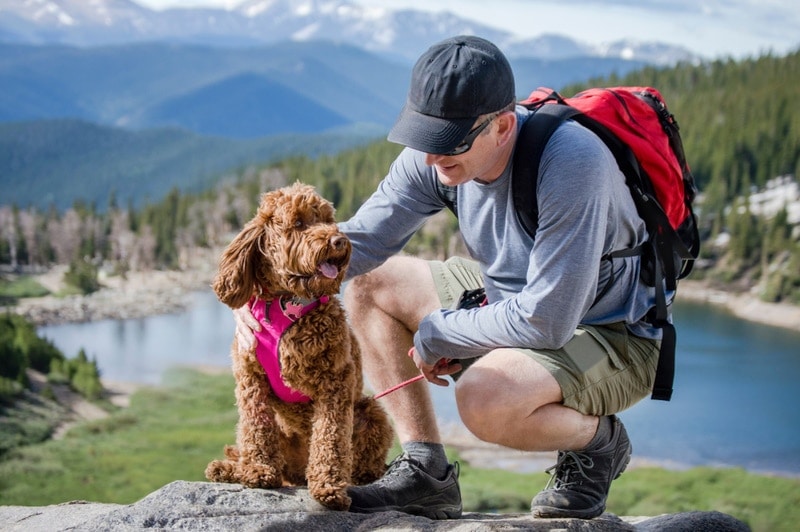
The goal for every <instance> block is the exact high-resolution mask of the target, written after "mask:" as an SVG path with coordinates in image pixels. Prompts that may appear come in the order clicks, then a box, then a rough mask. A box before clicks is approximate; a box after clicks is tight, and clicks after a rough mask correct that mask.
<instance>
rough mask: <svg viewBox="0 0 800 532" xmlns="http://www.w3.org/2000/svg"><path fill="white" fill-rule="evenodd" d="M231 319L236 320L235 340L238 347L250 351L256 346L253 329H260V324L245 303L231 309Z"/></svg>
mask: <svg viewBox="0 0 800 532" xmlns="http://www.w3.org/2000/svg"><path fill="white" fill-rule="evenodd" d="M233 319H234V320H235V321H236V333H235V334H236V341H237V342H238V343H239V347H240V348H242V349H246V350H248V351H252V350H253V349H254V348H255V346H256V336H255V334H253V331H260V330H261V324H260V323H258V320H257V319H255V318H254V317H253V313H252V312H250V307H249V306H247V305H246V304H245V305H244V306H241V307H239V308H237V309H236V310H234V311H233Z"/></svg>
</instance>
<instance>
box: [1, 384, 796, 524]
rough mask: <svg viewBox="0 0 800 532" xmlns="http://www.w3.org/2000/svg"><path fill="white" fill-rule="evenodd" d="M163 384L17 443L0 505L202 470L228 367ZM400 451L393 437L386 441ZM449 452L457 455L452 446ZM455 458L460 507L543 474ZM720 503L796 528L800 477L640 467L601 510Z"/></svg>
mask: <svg viewBox="0 0 800 532" xmlns="http://www.w3.org/2000/svg"><path fill="white" fill-rule="evenodd" d="M165 382H168V383H169V384H168V385H166V386H164V387H160V388H145V389H141V390H139V391H138V392H136V393H135V394H134V396H133V398H132V402H131V406H130V407H129V408H126V409H124V410H119V411H117V412H114V413H113V414H112V415H111V416H110V417H108V418H106V419H104V420H102V421H97V422H91V423H84V424H82V425H79V426H77V427H75V428H74V429H72V430H71V431H70V432H69V433H68V434H67V436H66V438H64V439H63V440H59V441H47V442H45V443H41V444H37V445H30V446H25V447H21V448H18V449H15V450H13V451H11V452H10V453H8V455H7V456H6V457H5V459H4V460H3V461H2V462H0V504H3V505H27V506H38V505H48V504H57V503H61V502H66V501H71V500H88V501H94V502H113V503H123V504H126V503H131V502H134V501H136V500H138V499H141V498H142V497H144V496H145V495H147V494H149V493H151V492H152V491H154V490H156V489H158V488H160V487H161V486H163V485H165V484H167V483H169V482H172V481H174V480H179V479H180V480H190V481H201V480H205V479H204V476H203V471H204V469H205V466H206V464H207V463H208V462H209V461H210V460H211V459H213V458H218V457H221V455H222V448H223V446H224V445H225V444H228V443H233V441H234V430H235V424H236V409H235V406H234V397H233V379H232V377H231V376H230V375H206V374H203V373H199V372H195V371H191V370H175V371H172V372H170V373H169V374H168V375H167V376H166V377H165ZM396 452H399V448H398V447H397V446H396V445H395V448H394V449H393V450H392V453H393V454H392V456H394V453H396ZM450 457H451V459H459V458H458V456H457V455H456V454H455V453H454V452H450ZM460 461H461V490H462V494H463V497H464V509H465V511H479V512H527V511H528V510H529V505H530V499H531V497H532V496H533V495H534V494H535V493H536V492H538V491H539V490H540V489H542V488H543V487H544V485H545V483H546V482H547V476H546V475H544V474H543V473H535V474H519V473H511V472H507V471H501V470H488V469H480V468H476V467H472V466H470V465H469V464H468V463H465V462H464V461H463V460H460ZM694 510H701V511H711V510H716V511H720V512H724V513H727V514H730V515H733V516H735V517H737V518H738V519H741V520H742V521H744V522H746V523H748V524H749V525H750V527H751V528H752V529H753V530H754V531H756V532H758V531H782V530H787V531H788V530H794V529H795V526H796V523H797V522H800V480H798V479H790V478H782V477H769V476H763V475H753V474H749V473H747V472H745V471H743V470H741V469H712V468H694V469H690V470H688V471H668V470H663V469H658V468H639V469H633V470H631V471H628V472H626V473H625V474H624V475H622V477H620V479H619V480H617V481H615V482H614V485H613V486H612V489H611V495H610V497H609V502H608V511H610V512H612V513H615V514H617V515H660V514H664V513H675V512H684V511H694Z"/></svg>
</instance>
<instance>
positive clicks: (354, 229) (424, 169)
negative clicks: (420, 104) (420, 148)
mask: <svg viewBox="0 0 800 532" xmlns="http://www.w3.org/2000/svg"><path fill="white" fill-rule="evenodd" d="M424 157H425V156H424V154H422V153H420V152H417V151H415V150H411V149H409V148H406V149H404V150H403V151H402V152H401V153H400V155H399V156H398V157H397V159H395V161H394V162H393V163H392V165H391V167H390V168H389V173H388V174H387V175H386V177H385V178H384V179H383V180H382V181H381V182H380V184H379V185H378V188H377V190H376V191H375V192H374V193H373V194H372V195H371V196H370V197H369V198H368V199H367V201H365V202H364V203H363V204H362V205H361V207H360V208H359V209H358V211H357V212H356V214H355V215H353V217H352V218H351V219H349V220H347V221H346V222H342V223H340V224H339V227H340V229H341V230H342V232H344V233H345V234H346V235H347V236H348V238H349V239H350V242H351V244H352V246H353V253H352V256H351V259H350V266H349V267H348V270H347V277H348V278H352V277H355V276H357V275H361V274H363V273H366V272H368V271H370V270H372V269H374V268H376V267H378V266H379V265H381V264H382V263H383V262H385V261H386V259H388V258H389V257H391V256H392V255H395V254H397V253H398V252H400V250H402V249H403V247H404V246H405V245H406V244H407V243H408V241H409V240H410V239H411V237H412V236H413V234H414V233H415V232H416V231H417V230H418V229H419V228H420V227H422V225H423V224H424V223H425V221H426V220H427V219H428V218H429V217H430V216H432V215H434V214H436V213H437V212H439V211H441V210H442V209H443V208H444V206H445V205H444V202H443V201H442V199H441V198H440V197H439V195H438V193H437V190H436V180H437V178H436V174H435V172H434V170H433V169H432V168H431V167H429V166H427V165H426V164H425V159H424Z"/></svg>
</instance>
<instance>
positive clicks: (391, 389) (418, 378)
mask: <svg viewBox="0 0 800 532" xmlns="http://www.w3.org/2000/svg"><path fill="white" fill-rule="evenodd" d="M424 378H425V375H423V374H422V373H420V374H419V375H417V376H416V377H412V378H410V379H408V380H407V381H403V382H401V383H400V384H395V385H394V386H392V387H391V388H389V389H388V390H384V391H382V392H381V393H379V394H377V395H375V399H380V398H381V397H383V396H384V395H389V394H390V393H392V392H396V391H397V390H399V389H400V388H403V387H404V386H408V385H409V384H411V383H412V382H417V381H418V380H420V379H424Z"/></svg>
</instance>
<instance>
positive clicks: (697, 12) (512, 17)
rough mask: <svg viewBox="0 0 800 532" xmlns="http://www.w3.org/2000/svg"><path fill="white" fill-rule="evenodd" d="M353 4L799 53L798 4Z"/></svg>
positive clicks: (568, 31) (586, 0)
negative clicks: (445, 12) (450, 13)
mask: <svg viewBox="0 0 800 532" xmlns="http://www.w3.org/2000/svg"><path fill="white" fill-rule="evenodd" d="M134 1H136V2H138V3H139V4H141V5H145V6H148V7H151V8H155V9H163V8H166V7H196V6H213V7H221V8H226V7H227V8H230V7H234V6H236V5H240V4H242V3H243V1H244V0H134ZM265 1H269V0H265ZM350 1H351V2H353V3H356V4H360V5H363V6H368V7H383V8H395V9H397V8H414V9H419V10H422V11H450V12H453V13H456V14H458V15H459V16H461V17H463V18H468V19H474V20H476V21H480V22H482V23H483V24H486V25H489V26H494V27H497V28H502V29H505V30H507V31H509V32H511V33H513V34H515V35H518V36H521V37H535V36H538V35H541V34H543V33H557V34H563V35H568V36H570V37H572V38H574V39H577V40H579V41H583V42H587V43H591V44H601V43H604V42H611V41H615V40H619V39H622V38H631V39H635V40H638V41H660V42H667V43H671V44H679V45H683V46H685V47H686V48H689V49H690V50H692V51H694V52H697V53H699V54H702V55H704V56H706V57H709V58H713V57H720V56H722V57H726V56H733V57H736V58H741V57H746V56H757V55H759V54H760V53H762V52H765V51H769V50H772V51H774V52H776V53H779V54H783V53H786V52H789V51H793V50H797V49H798V48H800V1H798V0H577V1H570V0H492V1H489V0H435V1H434V0H350ZM567 21H569V23H568V22H567Z"/></svg>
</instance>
